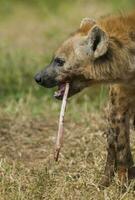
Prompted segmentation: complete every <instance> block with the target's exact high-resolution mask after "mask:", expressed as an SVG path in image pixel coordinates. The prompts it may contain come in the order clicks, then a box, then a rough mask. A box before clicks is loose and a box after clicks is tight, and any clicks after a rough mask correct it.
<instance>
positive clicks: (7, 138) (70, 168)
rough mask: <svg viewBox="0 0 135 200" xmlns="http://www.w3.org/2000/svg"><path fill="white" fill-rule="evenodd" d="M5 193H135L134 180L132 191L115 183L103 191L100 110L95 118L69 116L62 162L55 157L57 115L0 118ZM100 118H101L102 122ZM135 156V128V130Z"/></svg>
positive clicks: (34, 199)
mask: <svg viewBox="0 0 135 200" xmlns="http://www.w3.org/2000/svg"><path fill="white" fill-rule="evenodd" d="M0 120H1V125H0V138H1V141H0V152H1V163H0V169H1V170H0V174H1V177H0V188H1V189H0V194H1V195H0V199H1V200H7V199H11V200H12V199H26V200H29V199H30V200H38V199H45V200H52V199H58V200H63V199H66V200H73V199H75V200H83V199H84V200H95V199H96V200H102V199H105V200H109V199H110V200H112V199H114V200H116V199H125V200H126V199H134V198H135V193H134V190H132V188H133V186H134V184H135V182H134V181H132V182H131V184H130V185H129V186H128V188H127V191H126V193H124V194H123V193H122V192H121V190H119V189H118V188H119V187H118V186H119V182H118V180H117V177H115V179H114V181H113V183H112V185H111V186H110V187H109V188H107V189H105V190H104V191H102V190H101V191H100V189H99V188H98V182H99V180H100V178H101V175H102V172H103V167H104V164H105V159H106V136H105V134H104V130H105V121H104V120H103V118H102V115H99V114H98V113H95V114H91V115H89V122H88V121H86V122H79V123H77V122H73V121H70V118H68V119H66V121H65V137H64V145H63V148H62V149H61V153H60V157H59V161H58V163H56V162H55V161H54V160H53V150H54V143H55V138H56V133H57V121H56V118H54V119H53V120H50V119H46V118H33V119H32V118H28V117H26V116H21V115H20V116H15V117H14V119H13V118H12V119H11V118H10V117H9V116H2V117H1V118H0ZM97 121H98V124H97ZM131 142H132V152H133V154H134V157H135V145H134V144H135V134H134V131H132V139H131Z"/></svg>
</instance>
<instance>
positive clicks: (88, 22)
mask: <svg viewBox="0 0 135 200" xmlns="http://www.w3.org/2000/svg"><path fill="white" fill-rule="evenodd" d="M94 24H96V21H95V20H94V19H91V18H89V17H85V18H83V19H82V21H81V23H80V29H81V31H84V32H87V31H89V30H90V28H91V27H92V26H93V25H94Z"/></svg>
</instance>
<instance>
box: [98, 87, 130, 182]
mask: <svg viewBox="0 0 135 200" xmlns="http://www.w3.org/2000/svg"><path fill="white" fill-rule="evenodd" d="M128 110H129V105H128V103H127V101H126V95H125V93H123V91H121V89H120V88H115V87H113V88H111V90H110V102H109V112H108V113H109V116H108V125H109V126H108V131H107V143H108V149H107V152H108V154H107V161H106V166H105V172H104V176H103V178H102V180H101V182H100V184H101V185H102V186H109V184H110V182H111V180H112V178H113V176H114V172H115V171H116V170H117V172H118V177H119V179H120V181H122V182H123V181H125V180H126V179H127V172H128V169H129V168H130V167H131V166H132V165H133V159H132V155H131V151H130V141H129V112H128Z"/></svg>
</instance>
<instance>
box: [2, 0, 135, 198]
mask: <svg viewBox="0 0 135 200" xmlns="http://www.w3.org/2000/svg"><path fill="white" fill-rule="evenodd" d="M133 3H134V2H133V1H132V0H130V1H125V0H122V1H119V2H117V1H115V0H113V1H108V0H106V1H98V0H96V1H94V0H91V1H87V0H84V1H83V0H78V1H74V2H72V1H61V0H58V1H53V0H49V1H47V0H46V1H43V0H38V1H37V0H33V1H32V0H29V1H26V0H25V1H16V0H7V1H4V0H1V1H0V24H1V25H0V26H1V28H0V37H1V42H0V71H1V73H0V92H1V95H0V122H1V123H0V200H9V199H10V200H54V199H55V200H60V199H61V200H63V199H66V200H72V199H75V200H83V199H84V200H87V199H88V200H93V199H96V200H98V199H99V200H102V199H105V200H114V199H120V200H123V199H124V200H127V199H130V200H133V199H134V196H135V194H134V191H133V190H132V188H133V184H134V182H132V183H131V185H130V186H129V187H128V188H127V191H126V193H124V194H123V193H121V191H120V190H119V189H118V186H119V183H118V180H117V177H116V178H115V180H114V182H113V184H112V185H111V187H109V188H107V189H106V190H105V191H100V190H99V189H98V181H99V180H100V177H101V172H102V171H103V167H104V163H105V162H104V160H105V157H106V138H105V137H104V134H103V133H104V127H105V121H104V118H103V116H102V112H99V110H101V111H102V110H103V105H104V104H105V102H106V98H107V89H106V87H104V86H101V87H100V88H99V87H93V88H91V89H86V90H84V91H83V92H82V93H80V94H78V95H77V96H75V97H74V98H72V99H70V100H69V102H68V109H67V113H66V121H65V138H64V141H65V143H64V146H63V149H62V151H61V155H60V161H59V162H58V163H55V162H54V161H53V146H54V141H55V135H56V132H57V121H58V115H59V109H60V105H61V103H60V102H58V101H56V100H54V99H53V97H52V96H53V92H54V90H55V89H54V90H48V89H43V88H41V87H38V86H37V85H36V84H35V82H34V80H33V76H34V74H35V73H36V72H37V71H38V70H40V69H41V68H43V67H44V66H46V65H47V64H48V62H49V61H50V59H51V56H52V54H53V52H54V51H55V49H56V48H57V46H58V45H59V44H60V43H61V42H62V41H63V40H64V39H65V38H67V36H68V34H69V33H71V32H72V31H74V30H75V29H76V28H77V27H78V26H79V23H80V20H81V18H83V17H85V16H90V17H93V16H94V18H96V17H98V16H101V15H104V14H108V13H112V12H116V11H117V10H119V9H122V10H126V9H129V8H131V7H132V5H133ZM69 11H70V12H69ZM131 141H132V151H133V153H134V151H135V147H134V144H133V143H134V142H135V137H134V135H132V140H131Z"/></svg>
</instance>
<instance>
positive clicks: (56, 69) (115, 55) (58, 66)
mask: <svg viewBox="0 0 135 200" xmlns="http://www.w3.org/2000/svg"><path fill="white" fill-rule="evenodd" d="M125 49H126V48H123V43H122V41H120V40H119V39H118V38H117V37H115V36H111V35H110V34H109V33H108V32H107V31H106V30H105V28H103V27H102V25H99V24H97V23H96V22H95V21H93V20H91V19H89V18H85V19H83V20H82V22H81V24H80V28H79V29H78V31H76V32H75V33H74V34H72V35H71V36H70V37H69V38H68V39H67V40H66V41H65V42H64V43H63V44H62V45H61V46H60V47H59V48H58V50H57V51H56V53H55V56H54V57H53V59H52V61H51V63H50V64H49V65H48V66H47V67H45V69H43V70H42V71H41V72H39V73H38V74H36V76H35V80H36V82H37V83H38V84H40V85H42V86H44V87H47V88H52V87H54V86H58V92H57V93H55V96H56V98H58V99H62V97H63V93H64V90H65V83H66V82H69V84H70V90H69V97H70V96H72V95H74V94H76V93H78V92H80V91H81V90H82V89H84V88H85V87H88V86H90V85H91V84H93V83H102V82H103V83H104V82H117V81H121V80H122V79H123V78H124V74H125V72H126V70H127V71H128V66H129V58H128V57H127V52H126V50H125ZM123 67H124V68H123Z"/></svg>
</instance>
